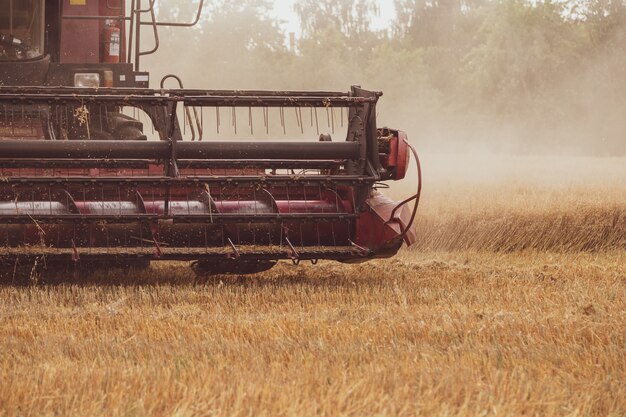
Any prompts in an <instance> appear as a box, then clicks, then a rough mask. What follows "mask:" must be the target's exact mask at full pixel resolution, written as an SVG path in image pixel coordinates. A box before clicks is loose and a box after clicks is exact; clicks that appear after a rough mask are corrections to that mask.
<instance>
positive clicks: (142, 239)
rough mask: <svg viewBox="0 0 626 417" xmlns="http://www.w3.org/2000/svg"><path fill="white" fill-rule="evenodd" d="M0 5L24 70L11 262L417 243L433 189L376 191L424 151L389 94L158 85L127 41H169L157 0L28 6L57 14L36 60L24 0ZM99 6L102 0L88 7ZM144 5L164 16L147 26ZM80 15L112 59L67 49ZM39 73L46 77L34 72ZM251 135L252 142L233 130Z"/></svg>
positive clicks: (16, 93) (210, 267) (1, 242)
mask: <svg viewBox="0 0 626 417" xmlns="http://www.w3.org/2000/svg"><path fill="white" fill-rule="evenodd" d="M0 3H1V4H0V6H2V8H1V9H0V10H1V11H0V33H2V34H3V35H5V36H4V38H2V39H11V45H8V46H7V45H6V44H5V43H6V42H5V41H2V42H5V43H3V45H5V54H4V58H0V69H2V67H3V66H6V67H7V68H9V69H10V70H16V69H18V70H19V72H20V75H19V77H16V78H15V79H13V78H12V77H11V76H10V75H3V76H2V77H3V78H2V86H1V87H0V260H1V261H0V262H2V263H4V264H5V266H6V265H9V266H11V265H14V264H16V262H20V263H22V264H28V262H31V263H32V262H34V261H35V260H37V262H38V263H39V264H47V265H54V267H55V268H56V267H58V266H59V265H60V264H63V265H72V264H75V265H80V264H92V263H96V264H106V265H110V264H112V263H119V264H125V265H146V264H148V263H149V262H150V261H152V260H190V261H195V262H194V269H195V270H196V271H198V272H201V273H212V274H219V273H254V272H259V271H263V270H266V269H269V268H271V267H272V266H273V265H274V264H275V263H276V261H278V260H280V259H290V260H292V261H293V262H294V263H299V262H301V261H311V262H313V263H316V262H317V261H318V260H321V259H333V260H338V261H343V262H360V261H365V260H368V259H372V258H380V257H390V256H393V255H394V254H396V253H397V251H398V250H399V249H400V247H401V246H402V244H403V242H406V243H407V244H409V245H410V244H411V243H412V242H413V241H414V239H415V236H414V232H413V230H412V224H413V220H414V218H415V209H412V210H411V209H409V207H408V205H409V203H411V201H412V200H416V201H415V203H417V201H418V200H419V188H421V186H420V187H418V192H417V194H416V195H415V196H413V197H411V198H409V199H407V200H405V201H403V202H394V201H391V200H390V199H388V198H386V197H385V196H383V195H382V194H381V193H380V192H378V191H377V188H379V184H380V183H381V181H387V180H400V179H403V178H404V176H405V173H406V169H407V166H408V161H409V153H410V152H414V150H413V149H412V147H411V146H410V145H409V143H408V140H407V138H406V135H405V134H404V133H403V132H401V131H398V130H393V129H387V128H384V129H379V128H378V127H377V121H376V104H377V102H378V100H379V98H380V96H381V95H382V94H381V93H378V92H370V91H367V90H364V89H361V88H359V87H353V88H352V89H351V90H350V91H348V92H328V91H319V92H315V91H307V92H300V91H291V92H290V91H212V90H189V89H183V88H182V83H180V85H181V88H179V89H164V88H161V89H159V90H151V89H149V88H147V82H146V81H147V74H146V73H143V72H139V71H138V68H135V69H133V68H132V65H131V64H128V63H125V62H124V61H126V60H125V58H124V53H123V51H124V50H125V49H126V48H129V49H130V48H132V45H133V39H134V45H135V48H137V45H138V41H139V38H140V31H137V32H136V33H135V36H134V37H127V36H126V33H127V26H130V28H131V29H130V31H129V33H133V32H132V27H141V26H144V25H146V24H149V25H151V26H152V27H153V28H154V30H155V32H154V33H155V36H156V37H157V39H158V34H157V33H158V31H157V28H158V26H159V25H163V24H164V23H160V22H156V21H155V19H154V13H153V7H154V1H151V2H150V5H149V6H148V10H141V5H140V2H139V1H133V2H131V3H132V4H131V5H130V10H131V11H132V12H131V13H130V16H129V17H126V15H125V14H124V11H126V10H127V7H126V5H125V4H124V2H123V1H119V0H118V1H115V0H108V1H107V0H102V1H100V2H98V1H95V0H93V1H90V0H87V1H86V2H82V3H84V4H85V5H84V6H80V5H76V4H74V3H77V4H78V3H81V2H74V1H71V2H70V1H69V0H64V1H59V0H56V1H47V2H45V4H44V2H43V1H32V2H25V3H24V4H26V3H28V8H29V9H28V10H30V11H33V13H35V14H34V15H33V16H35V15H39V16H44V15H45V16H46V17H47V18H48V19H53V20H54V22H53V23H46V25H45V30H46V32H47V36H46V39H50V40H51V44H50V45H43V43H42V42H41V43H40V45H41V46H43V47H44V49H41V50H40V52H39V55H38V56H34V57H33V54H35V52H33V51H32V50H31V51H23V52H16V51H15V46H16V45H13V43H14V42H15V41H14V40H15V39H18V40H19V43H20V45H34V44H35V43H36V42H33V40H32V39H22V38H20V37H19V34H20V32H19V31H17V30H16V28H6V27H4V26H3V25H4V23H6V21H8V20H10V21H11V22H16V21H17V20H18V19H16V18H15V16H13V18H11V19H6V16H4V14H7V13H10V12H9V10H16V9H15V4H12V6H13V7H4V6H9V5H4V3H17V2H14V1H12V0H0ZM90 3H91V7H93V8H94V9H93V10H91V11H89V10H87V9H85V10H83V12H85V14H83V15H80V13H79V12H80V11H81V9H80V7H88V5H89V4H90ZM20 4H22V3H21V2H20ZM20 7H21V6H20ZM77 13H78V14H77ZM146 13H147V14H148V15H149V16H151V20H150V22H143V21H142V20H141V16H142V15H144V14H146ZM81 16H82V17H81ZM103 16H106V17H107V19H106V23H104V19H103ZM33 20H34V19H33ZM76 21H78V22H82V23H81V24H82V26H81V25H79V26H78V27H79V28H80V30H83V31H84V30H87V29H92V30H94V31H96V33H97V38H98V39H99V40H101V39H102V36H105V39H104V45H101V44H100V43H99V44H98V45H95V46H94V45H92V47H93V48H100V49H101V50H100V51H99V55H98V56H99V57H100V58H99V59H98V61H99V62H91V63H84V62H73V61H75V60H78V61H80V59H74V58H72V59H70V61H71V62H66V61H67V57H68V56H72V54H71V53H68V51H69V52H72V48H73V45H72V44H71V42H69V43H68V42H67V41H66V42H65V43H64V41H63V40H64V39H68V38H67V36H69V35H68V34H67V33H65V31H69V30H72V28H73V26H72V25H70V24H68V22H73V23H75V22H76ZM112 22H118V26H117V28H118V30H117V31H111V28H112V27H116V26H114V23H112ZM42 25H43V21H42ZM31 26H32V23H31ZM75 26H76V25H75ZM55 28H56V29H55ZM9 30H12V31H9ZM59 30H60V33H59ZM31 32H32V28H31ZM48 32H49V33H48ZM24 33H30V32H29V31H28V30H24ZM111 33H117V36H119V38H120V39H121V46H120V45H118V46H117V49H116V47H115V45H113V47H112V46H111V44H110V43H109V44H107V38H106V36H110V34H111ZM127 38H129V39H127ZM108 40H110V39H108ZM125 41H126V42H128V43H127V44H125V43H124V42H125ZM126 45H128V46H126ZM81 47H89V45H87V46H85V45H82V46H81ZM20 48H23V47H22V46H20ZM24 48H28V47H24ZM7 50H13V52H12V53H8V52H6V51H7ZM94 50H95V49H94ZM44 51H45V52H47V53H44ZM112 51H113V52H115V51H120V52H119V58H120V59H118V60H117V61H118V62H113V63H112V62H110V61H111V60H112V59H111V53H112ZM136 51H139V49H136ZM140 55H141V52H137V54H136V58H137V59H138V57H139V56H140ZM0 56H2V55H1V54H0ZM130 56H131V54H130V53H129V57H130ZM27 57H28V58H27ZM114 61H115V60H114ZM35 67H37V68H35ZM28 68H30V69H31V70H33V68H35V70H33V74H34V75H33V79H31V80H30V82H24V77H25V75H24V71H26V70H27V69H28ZM2 74H8V72H2ZM36 76H40V78H39V79H35V78H36ZM166 78H169V77H166ZM174 78H176V77H174ZM62 80H66V81H68V82H65V83H64V82H60V81H62ZM69 80H71V81H72V82H69ZM133 80H135V81H133ZM179 81H180V80H179ZM164 82H165V79H164V80H163V82H162V87H163V86H164V85H163V83H164ZM133 83H134V84H135V85H132V84H133ZM92 84H93V85H92ZM142 116H143V120H142V119H141V117H142ZM238 118H239V122H238V121H237V120H238ZM259 120H260V125H259V126H261V128H262V134H261V133H258V132H255V129H257V130H258V129H259V127H258V126H255V123H259ZM272 121H279V122H280V128H279V129H277V128H276V127H274V126H272V123H273V122H272ZM146 124H148V125H150V127H151V129H149V130H150V131H148V130H147V129H146ZM209 124H212V125H213V126H212V127H211V128H208V127H207V126H208V125H209ZM288 130H293V131H295V132H296V133H295V134H294V135H293V136H292V135H290V134H289V133H288ZM243 131H245V134H249V135H250V136H251V137H252V140H235V139H233V138H232V137H231V136H234V134H238V133H239V134H241V133H242V132H243ZM308 131H310V132H311V133H310V134H309V132H308ZM337 131H340V132H341V133H337ZM338 134H339V135H341V136H342V137H341V139H337V135H338ZM344 134H345V137H344V136H343V135H344ZM256 136H263V137H264V139H259V138H256ZM415 156H417V155H415ZM418 168H419V162H418ZM414 206H415V208H416V207H417V204H414Z"/></svg>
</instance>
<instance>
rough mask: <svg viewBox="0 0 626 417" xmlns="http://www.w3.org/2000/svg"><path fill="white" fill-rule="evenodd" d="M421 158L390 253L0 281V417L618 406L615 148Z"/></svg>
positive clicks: (621, 290)
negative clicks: (238, 273) (221, 269)
mask: <svg viewBox="0 0 626 417" xmlns="http://www.w3.org/2000/svg"><path fill="white" fill-rule="evenodd" d="M455 158H458V160H456V159H455ZM502 159H504V160H502ZM424 164H425V167H424V168H425V174H426V177H427V178H426V181H427V182H426V188H425V193H424V200H423V201H424V205H423V207H422V210H421V216H420V218H419V221H418V224H417V227H418V231H419V233H420V235H421V238H420V241H419V243H418V245H417V247H416V248H413V249H411V250H405V251H404V252H403V253H402V254H401V255H400V256H399V257H397V258H395V259H393V260H388V261H376V262H373V263H368V264H363V265H352V266H346V265H341V264H336V263H332V262H322V263H320V265H317V266H311V265H308V266H301V267H295V266H293V265H290V264H288V263H284V264H281V265H279V267H277V268H276V269H275V270H273V271H270V272H267V273H264V274H261V275H259V276H255V277H232V278H227V277H217V278H216V279H211V280H206V279H198V278H196V277H194V276H193V275H192V274H191V273H190V271H189V270H188V269H187V268H186V267H185V265H181V264H176V263H168V264H160V265H154V266H153V267H152V268H151V269H150V270H148V271H146V272H140V273H135V274H133V275H132V276H130V277H125V276H123V275H122V274H121V273H117V272H114V271H108V272H97V273H94V274H93V276H91V277H90V278H89V279H88V280H87V281H86V282H83V283H76V282H73V281H72V279H70V278H68V279H67V280H61V282H58V283H54V284H47V285H45V284H43V285H39V286H22V287H17V286H12V285H10V284H5V285H2V286H0V415H1V416H31V415H32V416H34V415H36V416H52V415H55V416H56V415H75V416H78V415H80V416H87V415H89V416H97V415H103V416H104V415H106V416H161V415H169V416H205V415H207V416H231V415H239V416H253V415H254V416H257V415H261V416H262V415H267V416H269V415H285V416H287V415H289V416H291V415H364V414H365V415H406V416H413V415H418V416H419V415H423V416H476V415H481V416H517V415H529V416H534V415H537V416H622V415H625V414H626V400H625V398H626V197H625V196H626V160H625V159H592V158H580V159H572V158H569V159H567V158H563V159H560V158H531V157H526V158H522V157H503V158H497V157H494V156H491V157H488V158H485V157H477V156H470V157H466V158H461V157H449V156H437V155H433V156H430V157H428V156H427V157H425V162H424ZM450 167H454V169H453V168H450ZM459 168H466V169H459ZM403 191H406V190H400V189H397V188H396V189H394V190H392V192H393V193H397V194H401V192H403Z"/></svg>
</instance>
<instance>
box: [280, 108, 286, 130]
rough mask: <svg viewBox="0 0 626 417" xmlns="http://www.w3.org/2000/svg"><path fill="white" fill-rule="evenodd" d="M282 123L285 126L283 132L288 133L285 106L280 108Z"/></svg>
mask: <svg viewBox="0 0 626 417" xmlns="http://www.w3.org/2000/svg"><path fill="white" fill-rule="evenodd" d="M280 125H281V127H282V128H283V134H285V135H286V134H287V126H286V125H285V108H284V107H281V108H280Z"/></svg>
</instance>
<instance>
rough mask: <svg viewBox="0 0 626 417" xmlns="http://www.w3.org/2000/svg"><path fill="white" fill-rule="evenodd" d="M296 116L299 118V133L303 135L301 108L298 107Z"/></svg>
mask: <svg viewBox="0 0 626 417" xmlns="http://www.w3.org/2000/svg"><path fill="white" fill-rule="evenodd" d="M298 116H299V117H300V133H302V134H304V121H303V120H302V107H298Z"/></svg>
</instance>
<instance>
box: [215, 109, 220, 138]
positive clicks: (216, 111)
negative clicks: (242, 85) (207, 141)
mask: <svg viewBox="0 0 626 417" xmlns="http://www.w3.org/2000/svg"><path fill="white" fill-rule="evenodd" d="M220 123H221V121H220V108H219V107H217V106H215V126H216V128H217V134H218V135H219V134H220Z"/></svg>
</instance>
